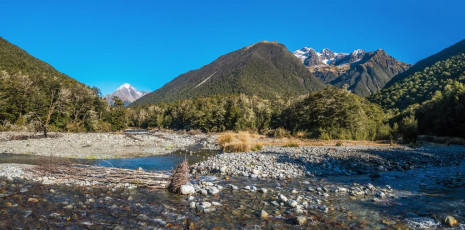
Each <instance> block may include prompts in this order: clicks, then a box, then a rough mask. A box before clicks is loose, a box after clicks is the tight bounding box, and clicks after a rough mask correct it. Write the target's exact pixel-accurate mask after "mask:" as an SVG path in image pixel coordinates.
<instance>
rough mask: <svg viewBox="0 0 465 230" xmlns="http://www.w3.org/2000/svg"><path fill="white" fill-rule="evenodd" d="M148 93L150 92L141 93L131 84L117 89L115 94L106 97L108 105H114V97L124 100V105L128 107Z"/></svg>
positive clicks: (125, 84)
mask: <svg viewBox="0 0 465 230" xmlns="http://www.w3.org/2000/svg"><path fill="white" fill-rule="evenodd" d="M148 93H149V92H144V91H142V92H141V91H139V90H137V89H136V88H134V87H132V86H131V85H130V84H128V83H124V84H122V85H121V86H120V87H119V88H118V89H116V90H115V91H114V92H113V93H111V94H108V95H106V96H105V100H107V101H108V103H110V104H112V103H113V100H112V98H113V97H114V96H117V97H119V98H120V99H121V100H123V101H124V104H125V105H126V106H127V105H129V104H131V103H132V102H134V101H135V100H137V99H139V98H141V97H142V96H144V95H146V94H148Z"/></svg>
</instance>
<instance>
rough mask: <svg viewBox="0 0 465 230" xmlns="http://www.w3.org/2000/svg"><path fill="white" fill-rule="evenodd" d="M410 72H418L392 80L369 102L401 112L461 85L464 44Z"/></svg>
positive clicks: (464, 66) (464, 75) (464, 69)
mask: <svg viewBox="0 0 465 230" xmlns="http://www.w3.org/2000/svg"><path fill="white" fill-rule="evenodd" d="M448 55H449V56H448ZM434 60H436V62H433V61H434ZM430 63H432V64H430ZM412 69H414V70H415V69H416V70H418V69H421V70H420V71H416V72H413V73H411V71H409V72H410V73H411V74H410V75H407V76H404V74H402V75H399V76H396V77H395V78H394V79H393V81H394V82H393V83H390V84H388V85H386V87H385V88H384V89H382V90H381V91H380V92H379V93H377V94H374V95H372V96H371V97H370V100H371V101H373V102H376V103H378V104H380V105H382V106H383V107H384V108H388V109H399V110H402V109H405V108H407V107H408V106H410V105H413V104H421V103H423V102H425V101H427V100H430V99H431V98H432V97H433V95H434V94H435V92H436V91H439V92H442V91H443V90H444V88H445V87H446V86H447V85H450V84H453V82H454V81H458V82H461V83H465V42H464V41H461V42H459V43H457V44H455V45H453V46H451V47H449V48H447V49H445V50H443V51H441V52H439V53H438V54H435V55H433V56H430V57H428V58H425V59H423V60H421V61H419V62H418V63H417V64H415V66H413V67H412Z"/></svg>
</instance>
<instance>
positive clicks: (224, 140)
mask: <svg viewBox="0 0 465 230" xmlns="http://www.w3.org/2000/svg"><path fill="white" fill-rule="evenodd" d="M233 135H234V134H233V133H230V132H228V133H223V134H221V135H219V136H218V139H217V142H218V145H219V146H221V147H224V146H225V145H226V144H229V143H231V142H232V141H233Z"/></svg>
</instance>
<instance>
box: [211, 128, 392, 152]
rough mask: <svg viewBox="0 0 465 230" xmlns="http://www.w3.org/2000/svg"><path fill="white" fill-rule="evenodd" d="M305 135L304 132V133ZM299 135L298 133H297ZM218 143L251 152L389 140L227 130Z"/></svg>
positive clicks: (226, 149) (375, 143) (225, 148)
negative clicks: (274, 135) (353, 139)
mask: <svg viewBox="0 0 465 230" xmlns="http://www.w3.org/2000/svg"><path fill="white" fill-rule="evenodd" d="M302 135H304V134H302ZM297 136H298V135H297ZM217 141H218V145H219V146H221V147H222V148H223V151H224V152H249V151H258V150H261V149H262V147H263V146H285V147H299V146H357V145H368V146H389V145H393V144H392V143H391V142H389V141H351V140H316V139H305V138H297V137H285V138H270V137H266V136H264V135H258V134H250V133H247V132H239V133H234V132H225V133H221V134H220V135H219V136H218V139H217Z"/></svg>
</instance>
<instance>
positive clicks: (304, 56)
mask: <svg viewBox="0 0 465 230" xmlns="http://www.w3.org/2000/svg"><path fill="white" fill-rule="evenodd" d="M365 53H366V52H365V51H364V50H361V49H357V50H354V51H353V52H352V53H350V54H349V53H336V52H333V51H331V50H330V49H327V48H325V49H322V50H321V51H320V52H316V51H315V50H314V49H312V48H308V47H304V48H302V49H298V50H296V51H294V55H295V56H296V57H298V58H299V59H300V60H301V61H302V62H303V63H304V65H306V66H307V67H310V66H320V65H339V64H346V63H342V62H341V61H340V60H342V59H348V60H347V61H349V60H350V61H351V62H355V61H357V60H360V58H358V57H360V56H363V55H364V54H365ZM347 57H349V58H347Z"/></svg>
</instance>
